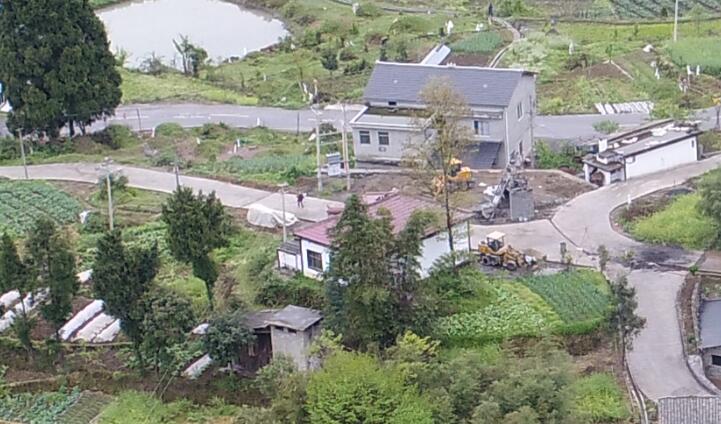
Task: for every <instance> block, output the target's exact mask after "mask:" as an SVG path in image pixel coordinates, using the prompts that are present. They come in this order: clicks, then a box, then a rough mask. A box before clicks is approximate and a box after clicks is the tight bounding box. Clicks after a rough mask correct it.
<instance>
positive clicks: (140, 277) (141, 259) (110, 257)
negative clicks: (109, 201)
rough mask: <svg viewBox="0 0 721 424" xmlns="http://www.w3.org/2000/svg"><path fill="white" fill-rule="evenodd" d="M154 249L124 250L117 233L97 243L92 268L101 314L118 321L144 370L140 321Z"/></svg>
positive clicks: (153, 266) (154, 270) (155, 254)
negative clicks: (103, 303)
mask: <svg viewBox="0 0 721 424" xmlns="http://www.w3.org/2000/svg"><path fill="white" fill-rule="evenodd" d="M158 265H159V262H158V246H157V245H153V246H152V247H151V248H150V249H134V250H130V251H128V250H126V248H125V246H124V245H123V238H122V234H121V232H120V230H117V229H116V230H114V231H110V232H108V233H106V234H105V235H103V237H102V238H100V240H98V245H97V254H96V257H95V264H94V265H93V289H94V293H95V296H96V297H97V298H98V299H102V300H103V301H104V302H105V311H106V312H107V313H108V314H109V315H112V316H114V317H115V318H118V319H120V328H121V329H122V330H123V332H124V333H125V335H126V336H127V337H128V338H129V339H130V341H131V342H132V343H133V348H134V350H135V354H136V357H137V359H138V362H139V363H140V366H141V367H142V368H144V365H145V361H144V356H143V353H142V350H141V345H142V342H143V337H144V334H143V320H144V318H145V313H146V308H145V307H146V304H145V295H146V294H147V293H148V292H149V291H150V289H151V287H152V282H153V279H154V278H155V275H156V274H157V272H158Z"/></svg>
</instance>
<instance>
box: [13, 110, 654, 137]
mask: <svg viewBox="0 0 721 424" xmlns="http://www.w3.org/2000/svg"><path fill="white" fill-rule="evenodd" d="M359 107H360V106H358V105H354V106H352V107H349V108H348V110H347V111H346V118H347V119H348V120H350V119H352V118H353V116H355V114H356V113H357V112H358V111H359ZM138 116H139V117H140V119H138ZM321 119H322V120H323V122H329V123H333V124H334V125H335V126H336V128H340V125H341V122H342V120H343V114H342V112H341V111H340V110H339V109H338V108H337V107H332V108H330V109H328V108H326V109H325V110H323V111H322V116H321ZM607 119H612V120H614V121H616V122H618V123H619V124H621V126H622V127H632V126H636V125H639V124H641V123H643V122H645V121H646V120H647V119H648V116H647V115H644V114H624V115H614V116H611V117H609V116H603V115H559V116H537V117H536V118H535V124H536V126H535V129H534V135H535V137H536V138H539V139H548V140H570V141H572V142H577V143H579V142H584V141H590V140H592V139H593V138H594V137H598V136H600V135H601V134H599V133H597V132H596V131H595V130H594V129H593V123H594V122H599V121H603V120H607ZM166 122H174V123H177V124H180V125H182V126H184V127H188V128H190V127H199V126H201V125H203V124H207V123H218V122H225V123H226V124H228V125H231V126H234V127H241V128H251V127H255V126H258V125H262V126H266V127H268V128H272V129H275V130H280V131H291V132H292V131H298V130H300V131H303V132H306V131H311V130H312V129H313V128H315V122H316V116H315V114H314V113H313V112H312V111H311V110H310V109H299V110H289V109H281V108H272V107H254V106H235V105H209V104H194V103H182V104H165V103H159V104H130V105H125V106H121V107H119V108H118V109H117V110H116V113H115V116H114V117H112V118H109V119H108V121H107V122H102V121H101V122H96V123H95V124H94V125H93V127H92V129H93V130H98V129H102V128H103V127H104V126H105V125H107V124H122V125H126V126H128V127H130V128H133V129H135V130H137V129H138V128H141V129H143V130H150V129H152V128H155V127H156V126H158V125H160V124H162V123H166ZM0 134H7V128H6V127H5V120H4V118H0Z"/></svg>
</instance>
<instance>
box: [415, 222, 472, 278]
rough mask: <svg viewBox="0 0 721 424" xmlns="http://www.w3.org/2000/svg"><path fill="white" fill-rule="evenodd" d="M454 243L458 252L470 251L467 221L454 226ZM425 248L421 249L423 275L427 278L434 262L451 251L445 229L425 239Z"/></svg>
mask: <svg viewBox="0 0 721 424" xmlns="http://www.w3.org/2000/svg"><path fill="white" fill-rule="evenodd" d="M453 237H454V238H453V245H454V246H455V248H456V251H457V252H461V251H462V252H467V251H468V237H469V232H468V225H467V223H465V222H462V223H460V224H456V225H455V226H454V227H453ZM422 248H423V250H422V251H421V252H422V253H421V260H420V263H421V277H422V278H425V277H427V276H428V272H429V271H430V270H431V268H432V267H433V264H434V263H435V262H436V260H437V259H438V258H440V257H441V256H443V255H445V254H447V253H450V251H451V250H450V249H449V248H448V234H447V233H446V231H445V230H442V231H441V232H439V233H438V234H436V235H434V236H431V237H429V238H427V239H425V240H423V246H422Z"/></svg>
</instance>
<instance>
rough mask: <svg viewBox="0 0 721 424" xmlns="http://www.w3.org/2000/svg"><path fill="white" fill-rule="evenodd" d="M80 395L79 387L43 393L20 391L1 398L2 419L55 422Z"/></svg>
mask: <svg viewBox="0 0 721 424" xmlns="http://www.w3.org/2000/svg"><path fill="white" fill-rule="evenodd" d="M79 396H80V391H78V390H77V389H75V390H72V391H68V390H60V391H57V392H42V393H37V394H33V393H18V394H12V395H8V396H5V397H2V398H0V421H2V420H8V421H18V422H24V423H31V424H54V423H56V422H57V419H58V416H59V415H60V414H62V413H63V412H64V411H65V410H66V409H68V407H70V406H71V405H72V404H73V403H75V401H76V400H77V399H78V397H79Z"/></svg>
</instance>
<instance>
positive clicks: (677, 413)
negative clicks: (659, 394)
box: [658, 396, 721, 424]
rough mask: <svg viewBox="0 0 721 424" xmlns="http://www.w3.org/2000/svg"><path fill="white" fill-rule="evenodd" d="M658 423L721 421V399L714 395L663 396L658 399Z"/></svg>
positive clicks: (675, 423)
mask: <svg viewBox="0 0 721 424" xmlns="http://www.w3.org/2000/svg"><path fill="white" fill-rule="evenodd" d="M658 423H659V424H718V423H721V399H720V398H718V397H712V396H686V397H667V398H661V399H659V401H658Z"/></svg>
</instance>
